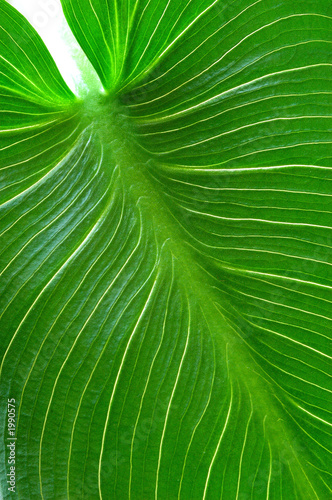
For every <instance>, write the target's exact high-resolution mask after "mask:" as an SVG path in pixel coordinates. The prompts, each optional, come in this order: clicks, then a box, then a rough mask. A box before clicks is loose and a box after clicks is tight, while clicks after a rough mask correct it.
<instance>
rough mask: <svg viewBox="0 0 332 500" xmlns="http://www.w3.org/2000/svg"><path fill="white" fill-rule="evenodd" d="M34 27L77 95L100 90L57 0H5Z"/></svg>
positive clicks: (94, 73)
mask: <svg viewBox="0 0 332 500" xmlns="http://www.w3.org/2000/svg"><path fill="white" fill-rule="evenodd" d="M7 1H8V3H10V4H11V5H12V6H13V7H15V8H16V9H17V10H19V11H20V12H21V13H22V14H23V15H24V16H25V17H26V18H27V19H28V21H29V22H30V24H31V25H32V26H33V27H34V28H35V30H36V31H37V32H38V33H39V35H40V36H41V38H42V39H43V41H44V43H45V45H46V46H47V48H48V50H49V51H50V53H51V55H52V57H53V59H54V60H55V62H56V64H57V66H58V68H59V71H60V73H61V74H62V76H63V78H64V80H65V81H66V82H67V85H68V86H69V88H70V89H71V90H72V91H73V92H74V93H75V94H76V95H78V96H83V95H85V94H87V93H88V91H90V90H96V89H99V90H101V84H100V81H99V78H98V76H97V74H96V72H95V71H94V69H93V67H92V66H91V64H90V62H89V61H88V59H87V57H86V56H85V54H84V52H83V51H82V49H81V47H80V46H79V44H78V43H77V41H76V39H75V37H74V36H73V34H72V32H71V30H70V28H69V26H68V24H67V21H66V19H65V16H64V14H63V10H62V7H61V2H60V0H7Z"/></svg>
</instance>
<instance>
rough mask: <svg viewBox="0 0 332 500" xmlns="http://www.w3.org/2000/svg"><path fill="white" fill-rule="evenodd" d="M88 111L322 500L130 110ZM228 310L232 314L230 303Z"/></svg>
mask: <svg viewBox="0 0 332 500" xmlns="http://www.w3.org/2000/svg"><path fill="white" fill-rule="evenodd" d="M84 109H85V114H86V120H85V123H86V124H87V125H91V124H94V125H95V132H96V134H97V135H98V136H99V138H100V140H101V142H102V144H103V147H104V155H105V158H108V157H109V158H111V159H112V163H113V164H114V165H118V166H119V167H120V172H121V177H122V179H123V183H124V186H125V188H126V187H127V190H126V191H127V194H128V196H130V197H131V198H132V202H133V205H134V206H137V205H138V203H139V207H140V210H141V213H142V218H143V220H144V218H146V219H149V218H151V217H154V218H155V220H157V224H156V225H155V234H154V237H155V238H156V240H157V242H158V245H159V248H161V247H162V245H163V244H164V243H165V242H166V241H168V246H169V249H170V251H171V252H172V254H173V256H174V257H175V258H176V260H177V261H178V263H179V268H180V269H181V271H182V272H181V275H179V276H178V279H179V282H180V284H181V286H182V287H183V288H184V289H185V290H186V293H187V294H188V296H189V297H190V295H191V296H192V297H193V298H194V299H195V301H196V302H197V303H198V304H199V305H200V307H201V308H202V310H203V311H204V315H205V317H206V319H207V321H208V323H209V325H210V326H211V332H212V333H214V335H213V340H214V342H215V345H216V348H217V349H218V352H219V353H220V358H221V362H224V363H226V362H227V359H226V350H227V352H228V361H229V369H230V377H231V378H233V379H234V380H240V381H241V382H240V385H242V387H247V389H248V391H249V392H250V393H251V394H255V410H256V411H255V413H256V417H257V416H258V418H259V419H261V421H263V419H264V417H265V416H266V415H267V416H268V418H267V422H268V423H267V429H269V430H270V441H271V443H273V446H275V447H277V448H278V451H279V452H280V453H281V454H282V452H283V449H282V446H284V443H285V441H287V442H288V443H289V450H292V453H293V456H294V460H292V467H293V469H295V474H296V476H295V477H301V478H302V484H297V485H298V488H299V490H298V493H300V494H301V495H302V497H301V500H302V498H303V500H310V499H313V500H320V499H319V497H318V496H317V494H316V493H315V492H314V489H315V486H314V485H315V482H316V476H315V475H314V474H313V472H312V469H311V468H309V467H308V466H307V464H306V462H310V461H311V460H310V458H311V457H310V455H309V454H308V453H305V455H308V456H304V455H303V453H301V454H299V453H298V452H297V451H296V450H294V448H293V447H292V443H294V442H296V440H298V439H297V436H296V435H295V433H294V431H293V429H292V427H293V423H292V421H291V418H290V417H289V415H288V414H287V412H286V411H285V410H284V408H283V406H282V404H281V403H279V402H278V401H276V398H274V397H273V391H274V392H279V391H278V389H277V387H276V386H275V384H274V383H273V382H272V381H271V384H270V387H271V394H270V391H267V387H266V376H268V375H267V374H266V373H265V372H264V370H263V369H262V368H261V366H260V365H259V364H258V363H257V362H256V361H255V360H254V358H253V357H252V355H251V354H250V347H249V346H247V345H246V343H245V341H244V340H243V339H242V338H241V336H240V335H239V334H237V333H236V331H235V329H234V328H232V326H231V325H230V324H229V323H228V322H227V321H226V319H225V318H224V316H222V315H221V313H220V312H218V311H217V309H216V306H215V305H214V304H215V303H218V302H219V303H221V301H223V302H225V299H224V298H222V297H221V296H220V295H219V294H218V292H217V291H216V290H215V288H214V287H213V286H212V285H213V283H212V278H211V277H209V276H208V274H206V273H204V271H203V270H202V268H201V267H200V266H199V265H198V263H197V261H196V257H195V254H194V251H193V250H191V249H190V247H189V245H187V244H186V240H187V236H186V233H185V231H184V229H183V228H182V227H181V225H180V223H179V222H178V221H177V220H176V218H175V216H174V214H173V213H172V211H171V209H170V208H169V207H168V204H167V201H168V200H167V198H166V195H165V194H164V193H163V192H162V190H161V189H160V187H159V185H158V184H157V181H155V180H154V179H153V177H152V176H151V175H150V173H149V171H148V168H147V167H146V166H145V164H146V163H147V162H148V161H151V160H152V158H151V157H149V156H148V155H147V154H146V153H145V152H144V151H143V149H142V148H140V146H139V143H138V142H137V141H136V138H135V135H134V134H133V132H132V127H131V124H130V120H129V119H128V118H127V117H125V116H124V115H125V110H124V109H121V106H120V105H119V104H118V103H117V101H116V100H113V99H110V98H109V97H108V98H107V97H103V96H102V97H101V98H99V97H98V96H92V98H91V101H90V102H86V103H85V105H84ZM156 166H157V164H156ZM106 167H107V165H106ZM225 308H226V309H227V304H226V306H225ZM267 433H268V432H267Z"/></svg>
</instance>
